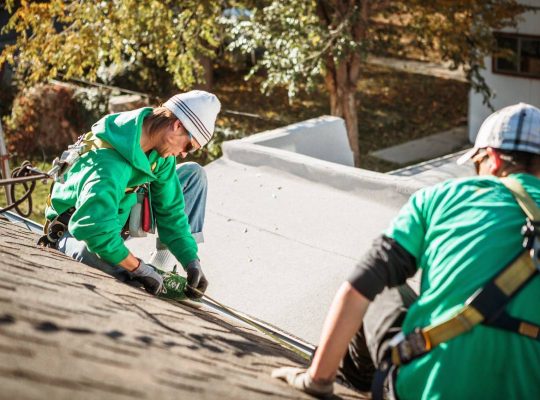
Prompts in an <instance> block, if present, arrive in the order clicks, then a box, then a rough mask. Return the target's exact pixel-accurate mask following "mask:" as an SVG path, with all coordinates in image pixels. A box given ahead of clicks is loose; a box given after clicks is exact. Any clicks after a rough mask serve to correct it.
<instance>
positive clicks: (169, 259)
mask: <svg viewBox="0 0 540 400" xmlns="http://www.w3.org/2000/svg"><path fill="white" fill-rule="evenodd" d="M149 264H152V265H153V266H155V267H157V268H159V269H161V270H163V271H167V272H168V271H172V268H173V266H174V264H176V258H175V257H174V256H173V254H172V253H171V252H170V251H169V249H168V248H167V246H165V245H164V244H163V243H161V241H160V240H159V238H156V250H155V251H154V252H152V253H151V254H150V260H149Z"/></svg>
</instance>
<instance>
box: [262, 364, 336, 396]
mask: <svg viewBox="0 0 540 400" xmlns="http://www.w3.org/2000/svg"><path fill="white" fill-rule="evenodd" d="M272 378H277V379H282V380H284V381H285V382H287V383H288V384H289V385H290V386H292V387H293V388H295V389H298V390H300V391H302V392H306V393H308V394H311V395H313V396H316V397H320V398H322V397H327V396H331V395H332V393H334V382H333V381H329V382H314V381H313V380H312V379H311V376H310V375H309V371H308V370H306V369H303V368H293V367H282V368H278V369H275V370H274V371H272Z"/></svg>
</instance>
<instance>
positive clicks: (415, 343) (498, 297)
mask: <svg viewBox="0 0 540 400" xmlns="http://www.w3.org/2000/svg"><path fill="white" fill-rule="evenodd" d="M502 182H503V184H504V185H505V186H506V187H507V188H508V189H509V190H510V192H511V193H512V194H513V195H514V197H515V198H516V201H517V202H518V204H519V206H520V207H521V209H522V210H523V212H525V214H526V215H527V217H528V220H529V221H528V222H529V224H528V225H527V227H528V226H529V225H530V224H532V229H533V231H532V237H530V239H532V240H526V241H525V242H524V247H525V250H524V251H522V252H520V253H519V254H518V255H517V256H516V257H515V258H514V259H513V260H512V261H510V262H509V263H508V264H507V266H505V267H504V268H503V269H502V270H501V271H500V272H499V273H498V274H497V275H496V276H495V277H494V278H492V279H491V280H490V281H489V282H488V283H487V284H486V285H485V286H484V287H482V288H480V289H478V290H477V291H476V292H475V293H474V294H473V295H472V296H471V297H470V298H469V299H468V300H467V301H466V302H465V305H464V306H463V307H462V308H461V309H460V310H459V311H458V312H457V313H456V314H454V315H453V316H451V317H450V318H448V319H446V320H445V321H443V322H441V323H438V324H434V325H430V326H428V327H426V328H417V329H415V330H414V331H413V332H411V333H410V334H408V335H407V336H401V337H399V338H396V340H395V341H394V342H393V343H392V345H393V346H392V350H391V359H392V363H393V364H394V365H402V364H407V363H409V362H410V361H412V360H414V359H415V358H417V357H420V356H422V355H424V354H425V353H427V352H429V351H430V350H431V349H433V348H434V347H436V346H438V345H439V344H441V343H444V342H446V341H448V340H450V339H453V338H455V337H456V336H459V335H461V334H462V333H465V332H468V331H470V330H471V329H472V328H473V327H475V326H476V325H478V324H480V323H482V324H485V325H488V326H492V327H496V328H501V329H505V330H509V331H511V332H515V333H518V334H521V335H524V336H527V337H530V338H533V339H538V337H539V332H540V327H539V326H538V325H536V324H532V323H530V322H528V321H524V320H520V319H518V318H514V317H512V316H510V315H508V314H507V313H506V312H505V311H504V309H505V307H506V305H507V304H508V303H509V302H510V300H511V299H512V298H513V297H514V296H515V295H516V294H517V293H518V292H519V291H520V290H521V289H522V288H523V287H525V285H526V284H527V283H528V282H529V281H530V280H531V279H532V278H533V277H534V276H536V275H537V274H538V273H539V263H538V257H539V256H540V254H537V250H538V241H539V239H538V235H539V232H538V231H537V229H535V228H536V227H538V224H539V223H540V209H539V208H538V206H537V205H536V203H535V202H534V200H533V199H532V198H531V197H530V196H529V194H528V193H527V192H526V191H525V189H524V188H523V186H521V184H520V183H519V182H518V181H516V180H515V179H513V178H503V179H502ZM527 234H529V236H530V232H529V233H527V232H524V235H526V236H527ZM539 340H540V339H539Z"/></svg>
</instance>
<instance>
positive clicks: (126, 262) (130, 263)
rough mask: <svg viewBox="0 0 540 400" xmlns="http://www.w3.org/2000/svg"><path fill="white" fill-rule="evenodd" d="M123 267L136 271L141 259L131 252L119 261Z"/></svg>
mask: <svg viewBox="0 0 540 400" xmlns="http://www.w3.org/2000/svg"><path fill="white" fill-rule="evenodd" d="M118 265H120V266H121V267H123V268H125V269H127V270H128V271H130V272H131V271H134V270H136V269H137V267H138V266H139V259H138V258H137V257H135V256H134V255H133V254H131V253H129V254H128V256H127V257H126V258H124V259H123V260H122V261H120V262H119V263H118Z"/></svg>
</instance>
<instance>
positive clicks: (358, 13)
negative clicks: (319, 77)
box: [317, 0, 371, 167]
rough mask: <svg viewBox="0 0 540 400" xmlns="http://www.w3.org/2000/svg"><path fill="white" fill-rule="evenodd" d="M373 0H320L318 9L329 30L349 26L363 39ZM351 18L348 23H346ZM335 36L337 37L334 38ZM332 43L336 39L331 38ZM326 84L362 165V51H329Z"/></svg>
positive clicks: (358, 39)
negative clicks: (359, 96)
mask: <svg viewBox="0 0 540 400" xmlns="http://www.w3.org/2000/svg"><path fill="white" fill-rule="evenodd" d="M370 4H371V3H370V2H368V1H367V0H332V1H322V0H320V1H318V2H317V12H318V15H319V18H320V20H321V23H322V24H323V25H324V26H325V27H327V29H328V30H329V32H332V31H335V30H336V29H337V27H341V26H348V28H347V30H348V32H349V34H350V36H351V37H352V38H354V41H355V42H357V43H361V42H362V41H364V40H365V39H366V36H367V23H368V18H369V8H370ZM345 22H348V24H347V25H342V24H344V23H345ZM330 40H333V39H330ZM330 43H331V44H332V42H330ZM325 57H326V59H325V67H326V75H325V84H326V88H327V90H328V93H329V94H330V113H331V114H332V115H335V116H337V117H341V118H343V119H344V120H345V127H346V128H347V136H348V137H349V145H350V147H351V150H352V152H353V156H354V165H355V166H356V167H358V166H359V165H360V146H359V143H358V116H357V110H358V104H357V101H356V84H357V82H358V78H359V76H360V67H361V61H362V60H361V56H360V52H359V51H350V52H349V53H348V54H346V55H344V56H343V57H340V58H334V56H333V54H332V52H328V53H327V54H326V55H325Z"/></svg>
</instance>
